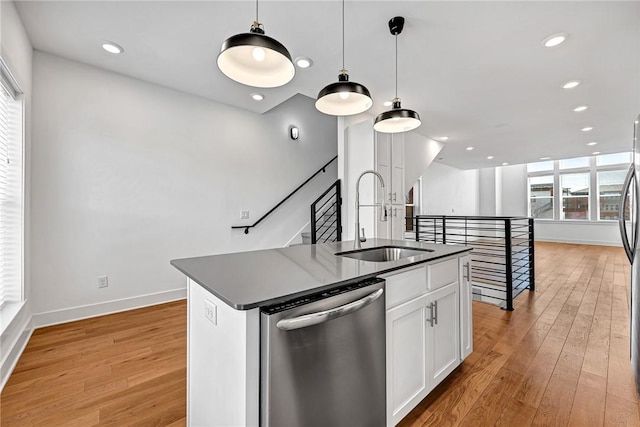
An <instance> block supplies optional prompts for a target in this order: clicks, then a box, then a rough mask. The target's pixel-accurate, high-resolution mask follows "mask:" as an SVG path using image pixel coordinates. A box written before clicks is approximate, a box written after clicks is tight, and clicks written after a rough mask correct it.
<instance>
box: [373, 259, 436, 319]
mask: <svg viewBox="0 0 640 427" xmlns="http://www.w3.org/2000/svg"><path fill="white" fill-rule="evenodd" d="M380 277H381V278H383V279H385V281H386V282H387V283H386V286H385V289H386V294H387V297H386V306H387V309H389V308H391V307H394V306H396V305H398V304H400V303H402V302H405V301H409V300H411V299H413V298H415V297H417V296H420V295H422V294H424V293H425V292H427V271H426V266H424V265H420V266H417V267H414V268H410V269H407V270H403V271H402V272H401V273H395V274H394V273H389V274H383V275H381V276H380Z"/></svg>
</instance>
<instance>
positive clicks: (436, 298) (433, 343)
mask: <svg viewBox="0 0 640 427" xmlns="http://www.w3.org/2000/svg"><path fill="white" fill-rule="evenodd" d="M428 296H429V301H428V302H427V315H430V316H431V318H432V322H430V323H433V326H431V325H429V326H428V330H427V348H428V349H429V353H430V356H431V357H429V359H430V360H431V364H430V366H429V369H428V372H429V375H430V379H429V380H430V382H431V386H432V387H435V385H437V384H439V383H440V382H441V381H442V380H443V379H445V378H446V377H447V375H449V374H450V373H451V372H452V371H453V370H454V369H455V368H456V366H458V365H459V364H460V312H459V311H458V306H459V299H458V283H457V282H456V283H452V284H450V285H447V286H445V287H443V288H440V289H438V290H436V291H434V292H431V293H430V294H428Z"/></svg>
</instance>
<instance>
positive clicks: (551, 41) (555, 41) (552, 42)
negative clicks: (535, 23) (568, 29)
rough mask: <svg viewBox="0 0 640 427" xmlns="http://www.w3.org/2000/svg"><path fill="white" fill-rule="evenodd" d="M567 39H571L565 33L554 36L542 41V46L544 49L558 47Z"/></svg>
mask: <svg viewBox="0 0 640 427" xmlns="http://www.w3.org/2000/svg"><path fill="white" fill-rule="evenodd" d="M567 37H569V35H568V34H565V33H558V34H552V35H550V36H549V37H547V38H546V39H544V40H542V45H543V46H544V47H554V46H558V45H559V44H560V43H562V42H564V41H565V40H566V39H567Z"/></svg>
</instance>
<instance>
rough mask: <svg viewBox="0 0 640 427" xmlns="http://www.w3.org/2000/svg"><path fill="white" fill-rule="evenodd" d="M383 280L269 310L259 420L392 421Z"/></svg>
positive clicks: (277, 423)
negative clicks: (388, 403)
mask: <svg viewBox="0 0 640 427" xmlns="http://www.w3.org/2000/svg"><path fill="white" fill-rule="evenodd" d="M383 293H384V280H382V279H370V280H367V281H363V282H359V283H356V284H353V285H349V286H345V287H341V288H338V289H333V290H331V291H327V292H323V293H320V294H317V295H312V296H307V297H304V298H299V299H296V300H292V301H288V302H286V303H283V304H280V305H276V306H271V307H267V308H265V309H263V310H262V311H261V315H260V334H261V336H260V339H261V341H260V342H261V344H260V353H261V354H260V370H261V372H260V381H261V384H260V393H261V396H260V425H262V426H269V427H314V426H319V427H320V426H322V427H328V426H331V427H339V426H344V427H357V426H363V427H365V426H366V427H372V426H384V425H385V422H386V390H385V360H386V358H385V303H384V300H385V299H384V297H383Z"/></svg>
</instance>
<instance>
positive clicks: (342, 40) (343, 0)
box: [256, 0, 344, 72]
mask: <svg viewBox="0 0 640 427" xmlns="http://www.w3.org/2000/svg"><path fill="white" fill-rule="evenodd" d="M256 1H257V0H256ZM342 71H343V72H344V0H342Z"/></svg>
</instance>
